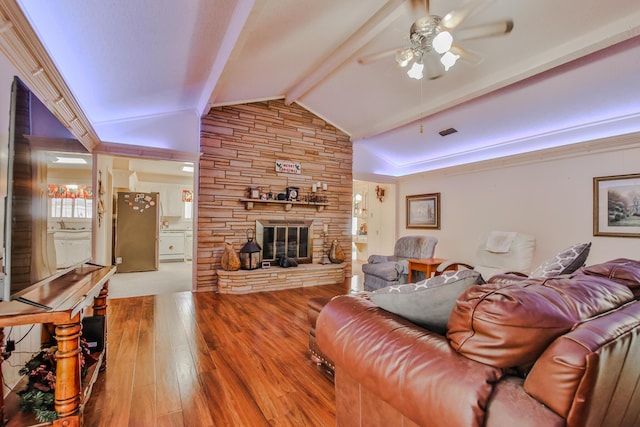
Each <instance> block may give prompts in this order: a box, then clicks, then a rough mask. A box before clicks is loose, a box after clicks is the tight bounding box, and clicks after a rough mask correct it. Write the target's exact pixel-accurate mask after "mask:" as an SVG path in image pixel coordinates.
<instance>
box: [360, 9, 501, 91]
mask: <svg viewBox="0 0 640 427" xmlns="http://www.w3.org/2000/svg"><path fill="white" fill-rule="evenodd" d="M493 1H494V0H470V1H469V2H467V3H466V4H464V5H462V6H461V7H460V8H458V9H454V10H452V11H450V12H448V13H447V14H445V15H444V16H442V17H440V16H438V15H431V14H429V0H410V2H411V8H412V10H413V12H414V15H415V16H416V18H417V19H416V20H415V22H414V23H413V24H412V25H411V28H410V29H409V44H410V46H408V47H401V48H394V49H392V50H387V51H384V52H379V53H375V54H373V55H368V56H365V57H362V58H360V59H358V62H359V63H360V64H368V63H371V62H374V61H377V60H379V59H381V58H385V57H387V56H391V55H393V54H395V57H396V62H397V63H398V65H400V66H401V67H406V66H408V65H409V64H412V65H411V68H410V69H409V70H408V71H407V74H408V75H409V77H411V78H414V79H422V78H423V76H424V73H423V70H424V68H426V74H427V78H429V79H431V80H433V79H437V78H438V77H441V76H442V75H443V74H444V71H448V70H449V68H451V67H452V66H453V65H455V63H456V61H457V60H458V59H462V60H465V61H468V62H471V63H478V62H480V59H481V58H480V56H479V55H477V54H475V53H473V52H471V51H468V50H466V49H464V48H462V47H461V46H460V45H459V44H457V42H460V41H464V40H473V39H480V38H485V37H494V36H500V35H505V34H509V33H510V32H511V30H513V20H511V19H505V20H501V21H495V22H490V23H487V24H481V25H476V26H472V27H467V28H460V25H461V24H462V23H463V22H464V21H465V20H466V19H467V18H469V17H470V16H472V15H474V14H476V13H478V12H479V11H480V10H481V9H483V8H484V7H486V6H488V5H489V4H490V3H492V2H493Z"/></svg>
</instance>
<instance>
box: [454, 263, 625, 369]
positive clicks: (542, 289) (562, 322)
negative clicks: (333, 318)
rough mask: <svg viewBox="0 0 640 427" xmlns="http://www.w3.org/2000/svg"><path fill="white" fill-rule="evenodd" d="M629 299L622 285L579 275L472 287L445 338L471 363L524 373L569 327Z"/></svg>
mask: <svg viewBox="0 0 640 427" xmlns="http://www.w3.org/2000/svg"><path fill="white" fill-rule="evenodd" d="M631 300H633V294H632V293H631V292H630V291H629V289H628V288H627V287H626V286H623V285H620V284H618V283H616V282H613V281H610V280H607V279H604V278H599V277H593V276H591V277H589V276H585V275H579V274H578V275H575V276H572V277H562V278H560V277H558V278H551V279H528V280H525V281H523V282H521V283H519V284H501V283H495V284H486V285H481V286H472V287H471V288H469V289H468V290H467V291H465V293H463V294H462V295H461V296H460V297H459V298H458V300H457V301H456V305H455V307H454V309H453V312H452V313H451V317H450V318H449V325H448V331H447V337H448V338H449V339H450V340H451V346H452V347H453V348H454V349H456V350H457V351H458V352H460V353H461V354H463V355H464V356H466V357H468V358H470V359H473V360H476V361H478V362H482V363H486V364H488V365H491V366H495V367H499V368H518V369H520V370H525V371H526V370H528V369H529V368H530V367H531V365H532V364H533V362H535V360H536V359H537V358H538V356H539V355H540V354H541V353H542V352H543V351H544V350H545V348H547V346H548V345H549V344H550V343H551V342H552V341H553V340H554V339H555V338H557V337H558V336H560V335H562V334H564V333H566V332H568V331H569V330H570V329H571V328H572V327H573V325H574V324H576V323H577V322H579V321H580V320H583V319H587V318H590V317H592V316H595V315H597V314H600V313H605V312H607V311H610V310H612V309H615V308H616V307H619V306H621V305H623V304H624V303H626V302H628V301H631Z"/></svg>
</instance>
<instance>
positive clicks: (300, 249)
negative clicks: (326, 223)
mask: <svg viewBox="0 0 640 427" xmlns="http://www.w3.org/2000/svg"><path fill="white" fill-rule="evenodd" d="M311 224H312V221H277V220H259V221H256V238H257V240H258V243H259V244H260V246H261V247H262V260H263V261H274V262H275V261H277V260H278V259H280V258H281V257H283V256H284V257H287V258H293V259H295V260H296V261H297V262H298V263H299V264H304V263H310V262H311V261H312V246H311V244H312V234H311Z"/></svg>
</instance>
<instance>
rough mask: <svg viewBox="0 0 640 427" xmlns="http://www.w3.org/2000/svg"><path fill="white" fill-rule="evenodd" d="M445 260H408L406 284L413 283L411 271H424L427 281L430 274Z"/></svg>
mask: <svg viewBox="0 0 640 427" xmlns="http://www.w3.org/2000/svg"><path fill="white" fill-rule="evenodd" d="M445 261H446V260H445V259H444V258H426V259H410V260H409V277H408V283H413V271H414V270H415V271H424V272H425V273H426V274H427V279H428V278H429V277H431V274H433V273H435V271H436V268H438V266H439V265H440V264H442V263H443V262H445Z"/></svg>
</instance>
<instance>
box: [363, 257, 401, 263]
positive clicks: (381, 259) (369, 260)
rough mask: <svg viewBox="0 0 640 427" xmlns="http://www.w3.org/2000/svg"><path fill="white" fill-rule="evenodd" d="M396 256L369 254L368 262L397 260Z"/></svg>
mask: <svg viewBox="0 0 640 427" xmlns="http://www.w3.org/2000/svg"><path fill="white" fill-rule="evenodd" d="M395 260H396V257H394V256H388V255H369V258H368V259H367V262H368V263H369V264H380V263H383V262H388V261H395Z"/></svg>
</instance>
